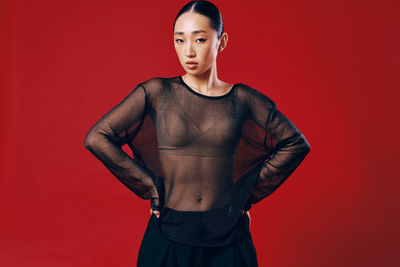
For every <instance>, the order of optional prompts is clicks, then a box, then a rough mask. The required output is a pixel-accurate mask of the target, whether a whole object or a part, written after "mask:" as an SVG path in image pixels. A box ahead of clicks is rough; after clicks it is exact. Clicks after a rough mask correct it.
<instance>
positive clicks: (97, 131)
mask: <svg viewBox="0 0 400 267" xmlns="http://www.w3.org/2000/svg"><path fill="white" fill-rule="evenodd" d="M148 99H149V98H148V96H147V93H146V89H145V87H144V86H143V85H142V84H138V85H137V86H136V87H135V88H134V89H133V90H132V91H131V93H130V94H129V95H128V96H127V97H125V99H123V100H122V101H121V102H120V103H119V104H118V105H116V106H115V107H114V108H112V109H111V110H110V111H108V112H107V113H106V114H105V115H104V116H103V117H102V118H101V119H100V120H99V121H97V122H96V124H95V125H94V126H93V127H92V128H91V129H90V130H89V132H88V133H87V135H86V137H85V140H84V146H85V147H86V148H87V149H88V150H89V151H90V152H91V153H92V154H93V155H94V156H96V158H97V159H99V160H100V161H101V162H102V163H103V164H104V166H105V167H106V168H107V169H108V170H109V171H110V172H111V173H112V174H113V175H114V176H115V177H116V178H117V179H118V180H119V181H120V182H122V183H123V184H124V185H125V186H127V187H128V188H129V189H130V190H131V191H132V192H134V193H135V194H136V195H138V196H139V197H140V198H142V199H151V200H152V203H153V205H155V206H157V207H158V206H159V202H158V192H157V189H156V186H155V183H154V181H153V179H152V175H153V174H152V173H151V172H150V171H149V170H148V169H146V168H145V167H142V166H141V165H139V164H138V163H137V162H136V160H135V159H133V158H132V157H130V156H129V155H128V154H127V153H126V152H125V151H124V150H122V148H121V147H122V145H124V144H126V140H127V137H128V136H129V135H130V134H132V132H133V131H134V130H135V129H136V128H137V127H138V125H139V124H140V122H141V121H142V120H143V117H144V115H145V113H146V110H147V106H148V101H149V100H148Z"/></svg>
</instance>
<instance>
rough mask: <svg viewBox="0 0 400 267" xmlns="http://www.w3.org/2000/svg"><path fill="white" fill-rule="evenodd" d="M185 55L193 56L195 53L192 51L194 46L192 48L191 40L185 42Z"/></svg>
mask: <svg viewBox="0 0 400 267" xmlns="http://www.w3.org/2000/svg"><path fill="white" fill-rule="evenodd" d="M185 55H186V56H187V57H189V58H190V57H194V56H195V55H196V54H195V51H194V48H193V44H192V42H190V41H189V42H187V45H186V48H185Z"/></svg>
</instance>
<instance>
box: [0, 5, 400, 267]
mask: <svg viewBox="0 0 400 267" xmlns="http://www.w3.org/2000/svg"><path fill="white" fill-rule="evenodd" d="M395 2H396V1H392V2H390V1H354V0H353V1H344V0H340V1H338V0H336V1H317V0H313V1H311V0H308V1H297V0H292V1H261V0H260V1H245V2H243V1H214V3H215V4H216V5H217V6H218V7H219V8H220V9H221V12H222V16H223V19H224V23H225V31H226V32H227V33H228V34H229V42H228V46H227V48H226V49H225V50H224V51H223V52H222V54H220V55H219V58H218V74H219V78H220V79H222V80H224V81H227V82H230V83H234V82H242V83H246V84H249V85H250V86H252V87H254V88H256V89H258V90H260V91H262V92H263V93H265V94H267V95H268V96H270V97H271V98H272V99H273V100H275V101H276V102H277V104H278V107H279V108H280V110H281V111H282V112H283V113H284V114H286V116H288V117H289V118H290V119H291V120H292V121H293V122H294V123H295V124H296V126H298V128H299V129H300V130H301V131H302V132H303V133H304V135H305V136H306V137H307V139H308V141H309V142H310V145H311V152H310V154H309V155H308V156H307V158H306V159H305V160H304V161H303V163H302V164H301V165H300V167H299V168H298V169H297V170H296V171H295V172H294V173H293V174H292V176H291V177H290V178H289V179H288V180H287V181H286V182H285V183H284V184H283V185H282V186H281V187H280V188H279V189H278V190H277V191H276V192H274V193H273V194H272V195H270V196H269V197H268V198H266V199H264V200H263V201H261V202H260V203H259V204H257V205H255V206H253V208H252V210H251V211H250V214H251V218H252V223H251V232H252V236H253V241H254V243H255V246H256V249H257V254H258V259H259V262H260V266H274V267H280V266H296V267H302V266H307V267H311V266H341V267H343V266H363V267H365V266H395V265H397V264H399V260H398V255H397V254H398V244H399V227H398V226H399V225H400V220H399V209H398V206H399V198H398V195H399V193H398V191H399V177H400V175H399V171H398V168H396V167H398V165H397V164H398V160H399V154H398V151H399V142H398V139H399V138H398V136H399V127H398V126H397V124H398V122H399V114H400V113H399V110H398V106H399V104H398V102H399V99H400V98H399V91H400V86H399V85H400V78H399V76H400V75H399V71H400V53H399V48H400V38H399V32H400V9H399V5H396V4H395ZM185 3H186V1H159V2H155V1H148V2H144V1H140V2H139V1H132V0H129V1H128V0H124V1H110V0H109V1H99V0H96V1H71V0H69V1H27V0H26V1H21V0H18V1H15V0H14V1H11V0H8V1H4V0H3V1H1V2H0V12H1V14H0V20H1V21H0V27H1V28H0V32H1V37H0V38H1V42H0V53H1V54H0V58H1V66H0V68H1V73H2V74H3V75H2V76H1V80H0V88H1V93H0V94H1V95H0V97H1V98H0V99H1V102H0V110H1V113H0V114H1V115H0V118H1V131H0V142H1V143H0V145H1V147H0V153H1V154H0V156H1V161H0V164H1V165H0V167H1V169H0V171H1V173H0V174H1V180H0V183H1V184H0V185H1V187H0V212H1V214H0V215H1V220H0V236H1V237H0V265H1V266H7V267H15V266H31V267H32V266H40V267H47V266H96V267H100V266H121V267H122V266H135V265H136V259H137V253H138V249H139V245H140V242H141V239H142V236H143V234H144V231H145V227H146V225H147V221H148V218H149V216H150V215H149V207H150V206H149V203H148V202H147V201H143V200H141V199H139V198H138V197H137V196H136V195H134V194H133V193H132V192H131V191H129V190H128V189H127V188H125V187H124V186H123V185H122V184H121V183H120V182H119V181H118V180H117V179H116V178H114V177H113V176H112V174H111V173H109V172H108V170H106V168H105V167H104V166H103V165H102V164H101V163H100V162H99V161H98V160H97V159H96V158H95V157H94V156H93V155H92V154H90V152H89V151H87V150H86V149H85V147H84V146H83V141H84V138H85V135H86V133H87V132H88V130H89V128H90V127H91V126H92V125H93V124H94V123H95V122H96V121H97V120H98V119H99V118H100V117H101V116H102V115H104V114H105V112H106V111H108V110H109V109H111V108H112V107H113V106H114V105H116V104H117V103H118V102H119V101H121V100H122V99H123V98H124V97H125V96H126V95H127V94H128V93H129V92H130V90H132V89H133V87H134V86H135V85H136V84H137V83H139V82H142V81H144V80H146V79H149V78H151V77H155V76H160V77H170V76H176V75H182V74H184V70H183V69H182V67H181V66H180V64H179V61H178V59H177V56H176V54H175V51H174V47H173V35H172V24H173V20H174V19H175V16H176V14H177V13H178V11H179V9H180V8H181V7H182V6H183V5H184V4H185ZM395 261H397V264H395Z"/></svg>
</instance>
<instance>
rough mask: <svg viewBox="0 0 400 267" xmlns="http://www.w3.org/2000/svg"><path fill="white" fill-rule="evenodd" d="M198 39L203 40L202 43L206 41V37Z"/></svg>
mask: <svg viewBox="0 0 400 267" xmlns="http://www.w3.org/2000/svg"><path fill="white" fill-rule="evenodd" d="M198 40H201V43H204V42H205V41H206V39H204V38H199V39H197V40H196V41H198Z"/></svg>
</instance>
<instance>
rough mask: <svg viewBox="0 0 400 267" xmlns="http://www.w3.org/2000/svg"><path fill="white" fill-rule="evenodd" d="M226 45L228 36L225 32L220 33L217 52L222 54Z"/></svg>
mask: <svg viewBox="0 0 400 267" xmlns="http://www.w3.org/2000/svg"><path fill="white" fill-rule="evenodd" d="M227 43H228V34H227V33H226V32H224V33H222V36H221V39H220V44H219V46H218V52H222V51H223V50H224V49H225V47H226V45H227Z"/></svg>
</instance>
